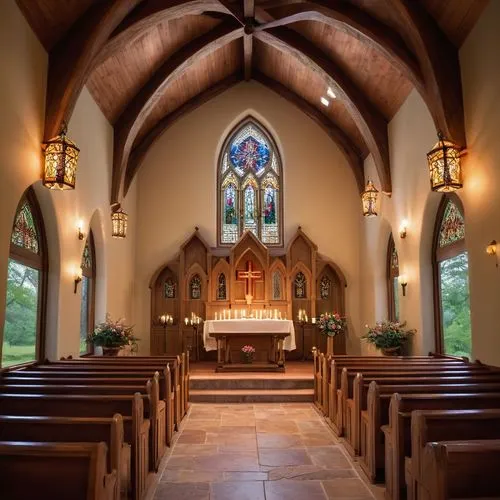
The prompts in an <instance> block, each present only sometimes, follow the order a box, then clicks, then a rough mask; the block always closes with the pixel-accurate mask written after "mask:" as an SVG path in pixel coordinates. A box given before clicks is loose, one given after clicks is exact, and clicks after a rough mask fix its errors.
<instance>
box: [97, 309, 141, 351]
mask: <svg viewBox="0 0 500 500" xmlns="http://www.w3.org/2000/svg"><path fill="white" fill-rule="evenodd" d="M123 321H124V320H123V319H119V320H117V321H113V320H112V319H111V316H110V315H109V314H107V315H106V321H104V322H103V323H100V324H98V325H97V326H96V327H95V330H94V331H93V332H92V333H90V334H89V335H88V341H89V342H91V343H92V344H94V345H95V346H102V347H122V346H125V345H132V346H135V345H136V342H137V338H136V337H135V336H134V335H133V333H132V330H133V327H132V326H127V325H125V324H124V322H123Z"/></svg>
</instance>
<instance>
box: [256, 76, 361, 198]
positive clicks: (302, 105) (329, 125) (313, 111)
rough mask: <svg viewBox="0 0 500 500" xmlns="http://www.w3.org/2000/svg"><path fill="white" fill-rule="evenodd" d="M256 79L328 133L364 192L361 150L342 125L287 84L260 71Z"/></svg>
mask: <svg viewBox="0 0 500 500" xmlns="http://www.w3.org/2000/svg"><path fill="white" fill-rule="evenodd" d="M254 80H256V81H258V82H259V83H261V84H262V85H264V86H266V87H268V88H269V89H271V90H272V91H274V92H276V93H277V94H278V95H280V96H281V97H283V98H284V99H286V100H287V101H288V102H290V103H291V104H293V105H294V106H296V107H297V108H298V109H300V110H301V111H302V112H303V113H305V114H306V115H307V116H308V117H309V118H311V120H313V121H314V122H315V123H316V124H318V125H319V126H320V127H321V128H322V129H323V130H324V131H325V132H326V133H327V134H328V136H329V137H330V138H331V139H332V140H333V141H334V142H335V144H336V145H337V146H338V148H339V149H340V151H341V152H342V154H343V155H344V157H345V159H346V160H347V162H348V164H349V166H350V167H351V169H352V172H353V174H354V177H355V179H356V184H357V185H358V189H359V192H360V193H361V192H363V190H364V189H365V176H364V166H363V158H362V155H361V152H360V151H359V150H358V148H357V147H356V146H355V144H354V142H353V141H352V140H351V139H350V137H349V136H348V135H347V134H346V133H345V132H344V131H343V130H342V129H341V128H340V127H338V126H337V125H335V124H334V123H333V122H332V121H331V120H330V119H328V117H326V116H325V115H324V114H323V113H321V112H320V111H319V110H318V109H317V108H315V107H314V106H312V105H311V104H309V103H308V102H307V101H306V100H305V99H303V98H302V97H300V96H299V95H298V94H296V93H295V92H293V91H292V90H290V89H289V88H288V87H286V86H285V85H283V84H281V83H279V82H278V81H276V80H274V79H273V78H270V77H269V76H267V75H265V74H263V73H261V72H259V71H254Z"/></svg>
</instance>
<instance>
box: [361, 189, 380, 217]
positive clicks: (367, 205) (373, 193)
mask: <svg viewBox="0 0 500 500" xmlns="http://www.w3.org/2000/svg"><path fill="white" fill-rule="evenodd" d="M377 199H378V190H377V188H376V187H375V186H374V185H373V182H372V181H370V180H368V182H367V183H366V187H365V190H364V191H363V194H362V195H361V200H362V202H363V215H364V216H365V217H376V216H377V215H378V214H377Z"/></svg>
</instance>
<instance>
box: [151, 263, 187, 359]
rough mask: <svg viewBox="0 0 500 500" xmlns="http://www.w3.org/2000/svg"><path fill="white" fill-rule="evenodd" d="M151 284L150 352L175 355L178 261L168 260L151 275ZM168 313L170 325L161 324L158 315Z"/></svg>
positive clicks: (177, 322) (177, 311) (178, 341)
mask: <svg viewBox="0 0 500 500" xmlns="http://www.w3.org/2000/svg"><path fill="white" fill-rule="evenodd" d="M153 280H154V281H153V283H152V285H151V323H150V324H151V341H150V342H151V354H153V355H154V354H168V355H172V356H173V355H176V354H177V353H178V352H179V351H180V338H179V326H178V325H179V321H181V319H180V298H179V295H180V287H179V263H178V262H170V263H168V264H167V265H166V266H164V267H163V269H162V270H160V271H159V273H157V275H156V276H155V277H153ZM164 314H165V315H167V314H168V315H170V316H172V318H173V319H174V322H173V323H172V324H171V325H167V326H162V325H161V324H160V322H159V317H160V316H162V315H164Z"/></svg>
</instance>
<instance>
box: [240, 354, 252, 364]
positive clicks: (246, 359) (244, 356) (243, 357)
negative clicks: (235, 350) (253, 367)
mask: <svg viewBox="0 0 500 500" xmlns="http://www.w3.org/2000/svg"><path fill="white" fill-rule="evenodd" d="M241 361H243V363H247V364H250V363H253V354H245V353H243V352H242V353H241Z"/></svg>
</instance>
